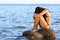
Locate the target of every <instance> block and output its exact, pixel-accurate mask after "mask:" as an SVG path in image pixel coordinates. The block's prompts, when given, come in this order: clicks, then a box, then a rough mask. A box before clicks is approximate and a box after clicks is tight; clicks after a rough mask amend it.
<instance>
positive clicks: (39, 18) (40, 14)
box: [32, 7, 51, 32]
mask: <svg viewBox="0 0 60 40" xmlns="http://www.w3.org/2000/svg"><path fill="white" fill-rule="evenodd" d="M33 19H34V26H33V29H32V32H35V31H36V30H37V27H38V25H39V26H40V28H41V29H49V28H50V24H51V15H50V13H49V11H48V10H47V9H45V8H41V7H36V9H35V13H34V16H33Z"/></svg>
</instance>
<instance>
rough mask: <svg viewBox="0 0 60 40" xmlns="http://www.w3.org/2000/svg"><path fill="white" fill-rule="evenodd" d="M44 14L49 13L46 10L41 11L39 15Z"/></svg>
mask: <svg viewBox="0 0 60 40" xmlns="http://www.w3.org/2000/svg"><path fill="white" fill-rule="evenodd" d="M46 13H49V11H48V10H43V11H42V12H41V13H40V14H39V15H40V16H42V15H44V14H46ZM47 16H48V15H47Z"/></svg>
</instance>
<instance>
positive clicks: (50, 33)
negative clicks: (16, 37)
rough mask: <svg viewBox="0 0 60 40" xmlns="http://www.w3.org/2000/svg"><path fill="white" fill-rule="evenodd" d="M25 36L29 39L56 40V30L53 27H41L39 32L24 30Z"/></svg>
mask: <svg viewBox="0 0 60 40" xmlns="http://www.w3.org/2000/svg"><path fill="white" fill-rule="evenodd" d="M23 36H25V37H28V39H29V40H55V32H54V30H52V29H39V30H38V31H37V32H33V33H32V32H31V31H30V30H28V31H25V32H23Z"/></svg>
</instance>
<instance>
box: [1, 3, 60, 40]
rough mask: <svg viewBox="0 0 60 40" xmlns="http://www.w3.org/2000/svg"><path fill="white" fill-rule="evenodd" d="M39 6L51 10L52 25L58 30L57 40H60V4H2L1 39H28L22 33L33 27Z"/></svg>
mask: <svg viewBox="0 0 60 40" xmlns="http://www.w3.org/2000/svg"><path fill="white" fill-rule="evenodd" d="M37 6H40V7H44V8H47V9H49V10H50V13H51V17H52V22H51V26H50V27H51V28H52V29H54V30H55V32H56V38H57V39H56V40H60V4H43V5H42V4H40V5H39V4H0V40H28V39H27V38H25V37H23V36H22V33H23V32H24V31H26V30H31V29H32V27H33V14H34V10H35V8H36V7H37Z"/></svg>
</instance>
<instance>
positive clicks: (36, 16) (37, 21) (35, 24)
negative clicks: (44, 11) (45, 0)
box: [32, 14, 39, 32]
mask: <svg viewBox="0 0 60 40" xmlns="http://www.w3.org/2000/svg"><path fill="white" fill-rule="evenodd" d="M33 18H34V26H33V29H32V31H33V32H34V31H36V30H37V27H38V24H39V16H38V15H37V14H34V16H33Z"/></svg>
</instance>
